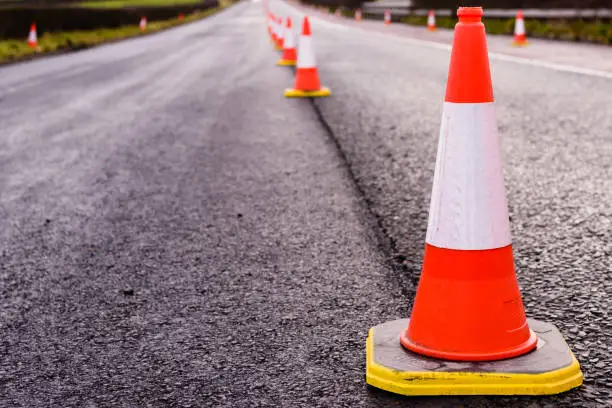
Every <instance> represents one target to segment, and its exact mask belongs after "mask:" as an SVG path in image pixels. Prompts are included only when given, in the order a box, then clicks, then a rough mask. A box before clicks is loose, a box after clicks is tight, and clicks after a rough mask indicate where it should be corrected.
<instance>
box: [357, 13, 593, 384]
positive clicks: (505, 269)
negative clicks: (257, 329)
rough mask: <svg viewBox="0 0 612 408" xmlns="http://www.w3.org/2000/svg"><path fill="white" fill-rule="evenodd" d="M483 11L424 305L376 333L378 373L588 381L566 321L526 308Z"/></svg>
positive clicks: (465, 56)
mask: <svg viewBox="0 0 612 408" xmlns="http://www.w3.org/2000/svg"><path fill="white" fill-rule="evenodd" d="M482 15H483V11H482V8H480V7H463V8H460V9H459V11H458V13H457V16H458V17H459V22H458V23H457V25H456V28H455V35H454V38H453V47H452V52H451V58H450V69H449V75H448V81H447V88H446V98H445V103H444V109H443V113H442V125H441V130H440V140H439V143H438V153H437V158H436V169H435V174H434V179H433V189H432V194H431V204H430V210H429V221H428V226H427V235H426V244H425V255H424V259H423V269H422V272H421V277H420V281H419V285H418V288H417V292H416V297H415V300H414V306H413V308H412V315H411V317H410V319H402V320H396V321H392V322H387V323H383V324H381V325H378V326H376V327H373V328H372V329H370V333H369V336H368V341H367V346H366V349H367V352H366V354H367V357H366V381H367V382H368V384H370V385H374V386H376V387H379V388H382V389H385V390H388V391H392V392H396V393H400V394H405V395H450V394H504V395H506V394H556V393H559V392H562V391H566V390H569V389H571V388H574V387H577V386H578V385H580V384H581V383H582V373H581V372H580V366H579V364H578V362H577V360H576V359H575V357H574V356H573V355H572V353H571V351H570V350H569V349H568V348H567V345H566V344H565V342H564V341H563V337H562V336H561V334H560V333H559V331H558V330H557V329H556V328H555V327H554V326H552V325H550V324H547V323H544V322H538V321H536V320H529V323H528V322H527V319H526V317H525V311H524V308H523V302H522V300H521V294H520V291H519V287H518V283H517V279H516V274H515V270H514V261H513V254H512V243H511V236H510V223H509V217H508V206H507V202H506V194H505V189H504V178H503V172H502V161H501V153H500V140H499V135H498V131H497V124H496V119H495V111H494V106H493V101H494V99H493V88H492V84H491V74H490V69H489V59H488V51H487V44H486V34H485V28H484V25H483V24H482V22H481V18H482ZM406 326H407V328H406ZM532 329H533V330H532ZM536 332H537V335H536ZM538 337H540V338H541V339H542V341H541V342H540V344H538ZM398 338H399V342H398V341H397V340H398ZM399 343H401V346H400V344H399ZM402 346H403V347H402ZM536 346H537V350H536ZM422 356H425V357H426V358H423V357H422ZM519 356H520V357H519ZM453 360H454V361H466V362H470V363H469V364H465V363H462V364H458V363H450V362H449V361H453ZM499 360H503V361H499Z"/></svg>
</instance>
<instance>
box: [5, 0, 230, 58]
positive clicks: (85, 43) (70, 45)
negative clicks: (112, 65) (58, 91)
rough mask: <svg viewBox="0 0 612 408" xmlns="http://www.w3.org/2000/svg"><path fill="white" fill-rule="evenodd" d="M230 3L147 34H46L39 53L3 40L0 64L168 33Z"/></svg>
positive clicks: (156, 24) (128, 29)
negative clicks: (141, 36)
mask: <svg viewBox="0 0 612 408" xmlns="http://www.w3.org/2000/svg"><path fill="white" fill-rule="evenodd" d="M229 4H230V3H227V2H224V1H222V2H221V6H220V7H218V8H211V9H208V10H204V11H201V12H199V13H194V14H190V15H186V16H185V17H184V18H183V19H182V20H179V19H178V18H173V19H170V20H161V21H152V22H149V24H148V25H147V30H146V31H144V32H143V31H140V29H139V28H138V25H133V26H132V25H130V26H125V27H120V28H106V29H98V30H92V31H69V32H60V33H45V34H44V35H43V36H41V37H40V38H39V39H38V45H39V49H38V50H33V49H32V48H30V47H28V45H27V43H26V40H25V39H24V40H1V41H0V64H2V63H7V62H15V61H20V60H25V59H29V58H32V57H34V56H36V55H40V54H45V53H53V52H58V51H72V50H81V49H85V48H90V47H94V46H96V45H100V44H103V43H106V42H110V41H117V40H122V39H125V38H131V37H137V36H140V35H146V34H150V33H154V32H157V31H161V30H165V29H168V28H171V27H175V26H178V25H181V24H186V23H189V22H192V21H195V20H199V19H202V18H204V17H207V16H209V15H211V14H213V13H215V12H217V11H219V10H221V9H223V8H225V7H227V6H228V5H229Z"/></svg>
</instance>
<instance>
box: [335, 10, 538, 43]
mask: <svg viewBox="0 0 612 408" xmlns="http://www.w3.org/2000/svg"><path fill="white" fill-rule="evenodd" d="M335 14H336V16H338V17H339V16H341V14H340V13H339V9H337V10H336V13H335ZM362 18H363V16H362V12H361V9H357V10H355V21H361V20H362ZM383 21H384V23H385V25H391V11H390V10H385V12H384V18H383ZM427 30H428V31H436V30H437V27H436V12H435V10H429V12H428V13H427ZM513 45H515V46H518V47H521V46H525V45H527V36H526V32H525V17H524V15H523V12H522V11H520V10H519V11H518V12H517V13H516V19H515V23H514V41H513Z"/></svg>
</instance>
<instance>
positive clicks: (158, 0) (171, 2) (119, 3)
mask: <svg viewBox="0 0 612 408" xmlns="http://www.w3.org/2000/svg"><path fill="white" fill-rule="evenodd" d="M200 1H201V0H97V1H96V0H93V1H84V2H81V3H78V4H77V5H78V6H80V7H89V8H122V7H143V6H180V5H183V4H195V3H199V2H200Z"/></svg>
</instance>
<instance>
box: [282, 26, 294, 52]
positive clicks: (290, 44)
mask: <svg viewBox="0 0 612 408" xmlns="http://www.w3.org/2000/svg"><path fill="white" fill-rule="evenodd" d="M283 38H284V40H285V41H284V42H283V48H285V49H287V50H290V49H291V48H295V36H294V35H293V28H291V27H285V35H284V37H283Z"/></svg>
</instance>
